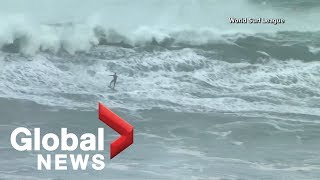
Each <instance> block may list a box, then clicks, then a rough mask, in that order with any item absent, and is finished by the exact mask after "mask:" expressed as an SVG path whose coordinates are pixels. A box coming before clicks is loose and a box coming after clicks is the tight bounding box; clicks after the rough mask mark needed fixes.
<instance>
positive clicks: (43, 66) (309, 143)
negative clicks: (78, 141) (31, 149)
mask: <svg viewBox="0 0 320 180" xmlns="http://www.w3.org/2000/svg"><path fill="white" fill-rule="evenodd" d="M319 7H320V4H319V2H318V1H301V0H300V1H298V0H295V1H283V2H278V1H275V0H274V1H273V0H265V1H262V0H259V1H249V0H230V1H227V2H226V1H222V0H203V1H196V0H186V1H182V0H164V1H163V0H162V1H160V0H152V1H150V0H148V1H147V0H139V1H128V0H117V1H116V0H97V1H94V2H93V1H82V2H79V1H75V0H68V1H60V0H58V1H57V0H56V1H53V0H46V1H40V0H33V1H28V2H27V1H22V0H12V1H9V0H3V1H1V2H0V49H1V50H0V98H1V100H0V114H1V115H0V117H1V118H0V132H3V133H4V135H2V134H1V137H0V144H1V145H0V151H1V152H0V159H1V162H0V179H88V178H90V179H120V180H122V179H123V180H126V179H197V180H198V179H199V180H200V179H219V180H220V179H224V180H225V179H226V180H231V179H232V180H233V179H246V180H247V179H249V180H256V179H276V180H277V179H290V180H291V179H299V180H300V179H319V177H320V163H319V160H320V158H319V157H320V153H319V152H320V151H319V150H320V145H319V138H320V130H319V128H320V105H319V100H320V62H319V60H320V43H319V42H320V41H319V40H320V31H319V30H320V25H319V23H318V22H317V21H318V20H317V19H318V18H319V17H320V13H319V12H320V11H319ZM230 18H274V19H284V20H285V23H280V24H276V25H275V24H232V23H230ZM114 72H117V74H118V76H119V77H118V83H117V85H116V91H112V90H111V89H109V88H108V87H107V86H108V84H109V82H110V81H111V77H110V76H109V75H112V74H113V73H114ZM98 102H102V103H104V104H105V105H107V106H108V107H110V108H111V109H112V110H114V111H115V112H116V113H118V114H119V115H121V116H122V117H124V118H125V119H126V120H128V121H129V122H130V123H131V124H133V125H134V126H135V132H136V135H135V144H134V146H132V147H130V148H129V149H128V150H126V151H125V152H124V153H122V154H121V156H120V157H118V158H116V159H113V160H111V161H108V162H107V164H106V170H104V171H101V172H96V171H94V170H89V171H83V172H72V171H59V172H53V171H45V172H39V171H37V170H36V169H35V168H36V166H34V164H33V163H34V159H35V157H34V154H33V153H28V154H19V153H17V152H15V151H14V150H13V149H12V148H10V144H9V139H10V138H9V137H10V132H11V131H12V130H13V129H15V128H16V127H18V126H21V125H23V126H25V127H28V128H30V129H32V128H33V126H37V127H39V126H40V127H41V128H42V129H44V130H48V131H57V130H58V129H59V128H61V127H62V126H63V127H67V128H68V129H71V130H72V131H73V132H79V133H80V132H81V133H82V132H84V131H90V130H94V129H95V128H97V127H99V126H101V124H99V121H98V120H97V118H96V117H97V115H96V111H97V104H98ZM13 109H14V111H13ZM74 122H77V123H74ZM107 133H108V132H106V134H107ZM110 133H111V130H110ZM113 138H114V137H110V141H111V140H112V139H113ZM106 153H107V152H106Z"/></svg>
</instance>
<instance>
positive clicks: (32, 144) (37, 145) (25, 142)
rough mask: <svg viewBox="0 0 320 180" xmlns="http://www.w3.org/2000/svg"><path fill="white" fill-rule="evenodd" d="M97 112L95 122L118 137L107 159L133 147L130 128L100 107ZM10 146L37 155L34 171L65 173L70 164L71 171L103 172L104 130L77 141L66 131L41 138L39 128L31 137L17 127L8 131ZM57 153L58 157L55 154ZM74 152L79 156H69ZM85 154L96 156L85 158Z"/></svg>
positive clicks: (24, 129)
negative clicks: (107, 128) (98, 120)
mask: <svg viewBox="0 0 320 180" xmlns="http://www.w3.org/2000/svg"><path fill="white" fill-rule="evenodd" d="M98 112H99V119H100V120H101V121H102V122H104V123H105V124H106V125H108V126H109V127H111V128H112V129H113V130H115V131H116V132H118V133H119V134H120V137H119V138H117V139H115V140H114V141H113V142H112V143H111V144H110V159H112V158H113V157H115V156H116V155H118V154H119V153H120V152H122V151H123V150H124V149H126V148H127V147H129V146H130V145H131V144H133V136H134V134H133V130H134V128H133V126H132V125H130V124H129V123H128V122H126V121H125V120H123V119H122V118H121V117H119V116H118V115H117V114H115V113H114V112H112V111H111V110H110V109H108V108H107V107H105V106H104V105H103V104H102V103H99V109H98ZM10 142H11V145H12V147H13V148H14V149H15V150H17V151H35V152H39V154H37V169H38V170H68V164H71V166H72V169H73V170H86V169H87V168H88V164H91V167H92V169H94V170H102V169H104V168H105V159H106V158H105V156H104V150H105V149H104V148H105V145H104V128H98V129H97V135H95V134H93V133H84V134H82V135H81V136H80V138H79V137H78V136H77V135H76V134H74V133H72V132H68V129H67V128H61V133H60V136H59V135H57V134H54V133H46V134H45V135H43V136H41V129H40V128H34V130H33V133H32V132H31V131H30V130H29V129H27V128H25V127H18V128H16V129H15V130H13V131H12V133H11V136H10ZM43 150H45V151H48V153H47V154H45V155H44V154H43V153H40V152H42V151H43ZM57 150H59V153H58V154H57V153H56V154H55V153H54V152H55V151H57ZM78 150H80V152H83V153H78V154H73V153H72V152H74V151H77V152H79V151H78ZM60 152H65V153H60ZM89 152H99V153H97V154H89ZM50 153H51V154H50ZM53 162H54V163H53ZM68 162H69V163H68ZM52 164H54V166H52Z"/></svg>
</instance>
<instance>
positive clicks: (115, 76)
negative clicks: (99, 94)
mask: <svg viewBox="0 0 320 180" xmlns="http://www.w3.org/2000/svg"><path fill="white" fill-rule="evenodd" d="M109 76H113V79H112V81H111V82H110V84H109V87H110V88H112V86H111V84H112V83H113V89H114V88H115V87H116V82H117V78H118V76H117V73H114V74H113V75H109Z"/></svg>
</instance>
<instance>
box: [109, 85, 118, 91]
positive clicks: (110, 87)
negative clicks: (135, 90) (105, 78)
mask: <svg viewBox="0 0 320 180" xmlns="http://www.w3.org/2000/svg"><path fill="white" fill-rule="evenodd" d="M108 87H109V88H110V89H112V90H114V91H117V90H116V89H114V88H113V87H111V86H108Z"/></svg>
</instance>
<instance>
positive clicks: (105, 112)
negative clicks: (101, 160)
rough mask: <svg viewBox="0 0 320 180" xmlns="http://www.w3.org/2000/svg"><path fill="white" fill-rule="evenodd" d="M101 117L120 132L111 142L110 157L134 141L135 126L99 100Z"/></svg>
mask: <svg viewBox="0 0 320 180" xmlns="http://www.w3.org/2000/svg"><path fill="white" fill-rule="evenodd" d="M99 119H100V120H101V121H102V122H104V123H105V124H106V125H108V126H109V127H111V128H112V129H113V130H115V131H117V132H118V133H119V134H120V137H119V138H117V139H115V140H114V141H113V142H112V143H111V144H110V159H112V158H113V157H115V156H116V155H118V154H119V153H120V152H121V151H123V150H125V149H126V148H127V147H129V146H130V145H131V144H132V143H133V126H131V125H130V124H129V123H128V122H126V121H125V120H123V119H122V118H121V117H119V116H118V115H117V114H115V113H114V112H112V111H111V110H110V109H108V108H107V107H106V106H104V105H103V104H102V103H100V102H99Z"/></svg>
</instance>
